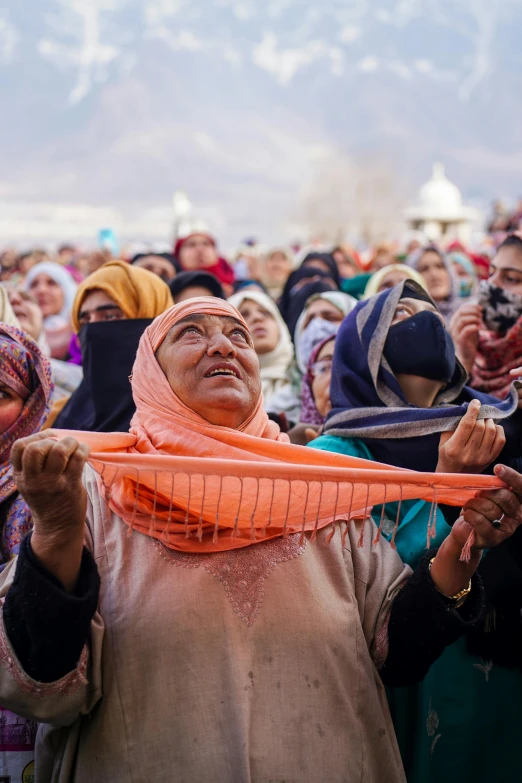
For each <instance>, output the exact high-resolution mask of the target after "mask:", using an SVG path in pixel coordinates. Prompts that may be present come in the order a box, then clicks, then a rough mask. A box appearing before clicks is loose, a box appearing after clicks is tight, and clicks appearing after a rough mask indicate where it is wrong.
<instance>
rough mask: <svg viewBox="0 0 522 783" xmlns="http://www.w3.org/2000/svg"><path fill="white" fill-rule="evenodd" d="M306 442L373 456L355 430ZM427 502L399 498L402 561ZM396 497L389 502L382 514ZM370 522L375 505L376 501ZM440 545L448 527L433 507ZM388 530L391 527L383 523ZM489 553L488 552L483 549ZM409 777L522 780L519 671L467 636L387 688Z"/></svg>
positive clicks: (436, 781)
mask: <svg viewBox="0 0 522 783" xmlns="http://www.w3.org/2000/svg"><path fill="white" fill-rule="evenodd" d="M310 446H311V447H312V448H316V449H322V450H324V451H333V452H337V453H339V454H347V455H349V456H353V457H362V458H363V459H369V460H372V461H373V460H374V457H373V455H372V453H371V452H370V450H369V449H368V447H367V446H366V445H365V444H364V443H363V442H362V441H360V440H358V439H356V438H340V437H337V436H335V435H321V436H320V437H319V438H317V439H316V440H314V441H312V442H311V443H310ZM430 508H431V505H430V503H426V502H424V501H414V500H410V501H403V504H402V509H401V516H400V520H399V527H398V530H397V533H396V537H395V543H396V546H397V550H398V552H399V554H400V556H401V557H402V559H403V561H404V562H406V563H408V565H410V566H411V567H412V568H415V567H416V565H417V563H418V562H419V560H420V558H421V556H422V554H423V553H424V552H425V550H426V530H427V524H428V518H429V513H430ZM396 513H397V504H392V503H389V504H387V505H386V509H385V519H389V518H391V519H393V521H395V515H396ZM373 517H374V520H375V522H376V524H379V522H380V519H381V509H378V508H375V509H374V512H373ZM436 530H437V535H436V538H435V539H434V540H433V542H432V546H434V547H436V546H440V544H441V543H442V541H443V540H444V538H445V537H446V536H447V535H448V533H449V531H450V528H449V526H448V525H447V524H446V522H445V520H444V517H443V515H442V512H440V511H439V510H438V511H437V527H436ZM383 533H384V535H386V537H387V538H388V539H389V538H391V531H390V529H388V530H387V529H386V527H384V529H383ZM485 557H487V555H485ZM387 693H388V702H389V705H390V711H391V714H392V718H393V722H394V725H395V731H396V733H397V740H398V743H399V747H400V750H401V754H402V759H403V762H404V767H405V770H406V776H407V778H408V783H468V781H469V783H519V781H521V782H522V753H521V752H520V750H519V743H520V742H521V741H522V672H520V671H519V670H516V671H511V670H509V669H502V668H500V667H497V666H493V665H492V664H491V662H489V661H484V660H482V659H481V658H477V657H475V656H472V655H470V654H469V653H468V652H467V649H466V640H465V639H459V641H457V642H455V644H453V645H451V646H450V647H448V648H447V649H446V650H445V651H444V653H443V654H442V655H441V657H440V658H439V659H438V660H437V661H436V662H435V663H434V664H433V666H432V667H431V669H430V671H429V672H428V674H427V675H426V677H425V678H424V680H423V681H422V682H421V683H419V684H418V685H415V686H411V687H407V688H387Z"/></svg>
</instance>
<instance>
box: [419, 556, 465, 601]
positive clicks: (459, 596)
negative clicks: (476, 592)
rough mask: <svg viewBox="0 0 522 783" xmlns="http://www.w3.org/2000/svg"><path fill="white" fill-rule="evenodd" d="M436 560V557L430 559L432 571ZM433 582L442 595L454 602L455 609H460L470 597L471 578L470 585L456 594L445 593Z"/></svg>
mask: <svg viewBox="0 0 522 783" xmlns="http://www.w3.org/2000/svg"><path fill="white" fill-rule="evenodd" d="M434 560H435V558H434V557H432V558H431V560H430V566H429V570H430V571H431V564H432V563H433V561H434ZM432 581H433V580H432ZM433 584H434V587H435V590H436V591H437V592H438V593H440V595H442V596H444V598H446V600H447V601H451V602H452V604H453V608H454V609H458V608H459V607H461V606H462V604H463V603H464V601H465V600H466V598H467V597H468V595H469V594H470V593H471V579H470V580H469V584H468V586H467V587H465V588H464V590H461V591H460V592H458V593H456V594H455V595H446V593H443V592H442V590H439V588H438V587H437V585H436V584H435V582H433Z"/></svg>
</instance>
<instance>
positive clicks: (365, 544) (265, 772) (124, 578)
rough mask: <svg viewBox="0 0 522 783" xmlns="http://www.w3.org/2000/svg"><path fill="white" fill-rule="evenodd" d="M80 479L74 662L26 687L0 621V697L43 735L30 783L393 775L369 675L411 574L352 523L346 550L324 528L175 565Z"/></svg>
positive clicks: (325, 782) (390, 739)
mask: <svg viewBox="0 0 522 783" xmlns="http://www.w3.org/2000/svg"><path fill="white" fill-rule="evenodd" d="M85 484H86V487H87V491H88V496H89V507H88V533H89V534H88V546H89V548H90V549H91V551H92V554H93V556H94V558H95V561H96V564H97V567H98V570H99V573H100V577H101V593H100V602H99V611H98V613H97V614H96V615H95V617H94V619H93V622H92V630H91V637H90V640H89V644H88V646H87V647H86V648H85V649H84V653H83V654H82V658H81V660H80V663H79V665H78V668H77V669H76V670H75V671H74V672H71V673H70V674H69V675H67V676H66V677H64V678H63V679H62V680H60V681H59V682H57V683H50V684H44V683H38V682H35V681H34V680H32V679H31V678H29V677H28V676H27V675H26V674H25V672H23V670H22V669H21V666H20V664H19V662H18V661H17V659H16V656H15V655H14V653H13V651H12V648H11V646H10V644H9V641H8V639H7V637H6V634H5V629H4V626H3V622H2V623H1V628H0V631H1V639H0V703H1V704H2V705H4V706H5V707H7V708H8V709H11V710H14V711H16V712H19V713H20V714H22V715H24V716H28V717H32V718H34V719H36V720H39V721H41V722H45V724H47V725H42V726H41V727H40V729H39V734H38V741H37V764H36V781H37V783H51V782H52V783H72V782H73V781H74V783H160V781H165V783H167V782H168V783H283V781H284V782H285V783H356V782H357V783H396V782H399V781H401V783H402V782H403V781H404V774H403V771H402V765H401V761H400V757H399V752H398V749H397V744H396V741H395V737H394V733H393V727H392V724H391V720H390V716H389V713H388V707H387V704H386V697H385V694H384V688H383V686H382V684H381V682H380V679H379V675H378V673H377V668H376V667H378V666H379V665H382V663H383V660H384V657H385V656H386V638H387V633H386V624H387V619H388V613H389V609H390V602H391V600H392V598H393V597H394V595H395V593H396V591H397V590H398V589H399V587H400V586H401V584H402V582H403V581H404V580H405V579H406V578H407V576H408V575H409V573H410V571H409V569H408V568H407V567H406V566H403V564H402V562H401V560H400V558H399V556H398V555H397V553H396V552H395V551H394V550H393V549H392V548H391V547H390V545H389V544H388V542H387V541H386V540H385V539H384V538H381V540H380V543H379V544H377V545H372V538H373V536H374V532H375V528H372V526H371V523H370V522H367V523H365V524H366V529H365V531H364V535H363V540H362V546H358V542H359V537H360V529H357V528H356V526H355V524H354V523H351V525H350V528H349V532H348V536H347V537H346V540H345V541H344V546H343V540H342V536H341V531H340V530H338V531H337V532H336V534H335V535H334V536H333V538H332V540H331V542H330V543H328V542H327V538H328V535H329V532H330V530H329V529H327V530H326V531H322V532H320V533H319V534H318V536H317V539H316V540H314V541H313V540H311V538H310V537H309V536H308V537H307V539H306V540H304V541H303V542H301V539H300V536H299V535H293V536H290V537H289V538H287V539H277V540H275V541H270V542H266V543H262V544H256V545H255V546H251V547H248V548H246V549H243V550H236V551H233V552H228V553H216V554H211V555H194V554H180V553H177V552H173V551H171V550H167V549H165V548H164V547H163V546H162V545H160V544H159V543H157V542H154V541H153V540H152V539H151V538H149V537H147V536H144V535H142V534H140V533H137V532H135V531H134V532H131V533H130V532H129V528H128V527H127V526H126V525H125V524H124V523H123V522H122V521H121V520H120V519H119V518H118V517H116V516H115V515H113V514H111V513H110V512H109V510H108V508H107V506H106V503H105V500H104V499H103V498H102V497H101V496H100V494H99V492H98V489H97V485H96V478H95V474H94V473H93V471H92V470H91V469H90V468H87V469H86V473H85ZM15 567H16V562H15V561H13V562H12V563H11V564H10V566H9V567H8V568H7V569H6V570H5V571H4V572H3V573H2V574H1V575H0V596H5V594H6V592H7V590H8V588H9V585H10V583H11V581H12V578H13V575H14V570H15Z"/></svg>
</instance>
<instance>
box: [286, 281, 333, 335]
mask: <svg viewBox="0 0 522 783" xmlns="http://www.w3.org/2000/svg"><path fill="white" fill-rule="evenodd" d="M303 280H310V282H306V283H305V284H304V285H302V281H303ZM300 284H301V286H302V287H299V286H300ZM338 290H339V286H338V285H337V283H336V282H335V280H333V278H332V276H331V275H330V274H329V273H328V272H324V271H323V270H321V269H314V268H313V267H307V266H305V267H301V269H296V270H295V272H292V274H291V275H290V277H289V278H288V280H287V281H286V284H285V287H284V289H283V293H282V295H281V299H280V300H279V311H280V313H281V315H282V316H283V320H284V322H285V323H286V325H287V326H288V331H289V332H290V336H291V337H292V340H293V339H294V332H295V327H296V326H297V322H298V320H299V316H300V315H301V313H302V312H303V310H304V308H305V304H306V303H307V301H308V300H309V299H310V297H311V296H313V295H314V294H324V293H326V291H338Z"/></svg>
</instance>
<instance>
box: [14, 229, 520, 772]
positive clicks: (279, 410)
mask: <svg viewBox="0 0 522 783" xmlns="http://www.w3.org/2000/svg"><path fill="white" fill-rule="evenodd" d="M516 228H517V229H518V226H517V227H516ZM513 229H514V226H513V221H511V223H509V224H506V225H502V226H500V223H497V224H495V225H494V226H493V227H492V231H494V232H495V233H494V238H492V241H491V243H490V244H489V245H488V252H479V253H477V252H472V251H471V250H470V249H469V248H466V247H465V246H464V245H462V244H461V243H459V242H452V243H451V244H449V245H446V246H444V247H442V246H438V245H436V244H433V243H430V242H428V241H427V240H425V238H423V237H419V236H416V237H414V238H410V239H409V240H408V241H407V242H406V243H404V246H403V247H402V248H397V247H395V246H394V245H392V244H382V245H379V246H376V247H375V248H373V250H372V252H371V253H367V254H366V255H365V256H361V255H360V254H359V253H358V252H357V251H356V250H355V249H354V248H353V247H351V246H348V245H339V246H331V245H330V246H327V245H321V246H318V245H317V246H316V245H313V246H309V247H306V248H302V249H297V248H287V247H275V248H271V249H270V248H262V249H261V248H259V247H257V246H256V244H255V243H252V242H250V243H245V245H243V246H242V247H241V248H240V249H239V250H238V252H237V253H236V254H235V255H234V257H233V258H231V259H230V260H226V259H225V258H224V257H223V256H222V255H221V254H220V251H219V249H218V243H217V241H216V239H215V238H214V237H213V236H211V235H210V234H208V233H205V232H202V231H201V230H199V229H198V230H197V231H193V232H192V233H191V232H187V233H186V235H183V236H179V237H178V238H177V240H176V242H175V244H174V246H173V248H172V252H156V251H155V250H153V249H146V248H145V249H142V250H141V252H140V253H134V254H132V255H129V257H123V258H112V257H111V255H110V253H108V252H107V251H96V252H93V253H82V252H80V251H79V250H78V249H77V248H75V247H73V246H63V247H61V248H59V249H58V251H56V252H54V253H51V252H45V251H42V250H34V251H31V252H28V253H23V254H17V253H16V252H14V251H12V250H9V251H6V252H4V253H3V254H2V255H1V256H0V266H1V270H0V520H1V529H0V599H1V601H2V612H3V623H1V624H0V704H1V705H2V709H1V711H0V716H1V719H2V725H1V726H0V745H1V746H2V754H0V779H2V780H3V779H4V778H3V777H2V775H3V776H4V777H5V779H6V780H7V779H10V780H12V781H15V780H25V779H29V777H26V778H24V777H23V776H24V775H26V776H28V775H29V774H35V775H36V777H35V778H34V779H35V780H36V781H37V782H38V783H44V782H45V783H48V782H49V783H73V782H74V783H86V782H87V781H104V782H105V781H107V783H108V782H109V781H110V783H120V782H121V783H131V781H132V782H133V783H146V782H148V781H152V780H176V781H177V780H179V781H186V782H187V783H192V781H200V780H204V781H207V780H208V781H216V783H229V782H230V783H231V782H232V781H234V782H236V781H237V783H240V782H241V783H242V782H243V781H245V782H246V781H252V783H268V781H280V780H281V781H305V782H306V783H320V782H321V783H322V782H323V781H332V783H336V782H337V781H339V783H341V781H355V780H357V781H361V782H362V783H384V782H385V781H386V783H388V782H390V783H394V782H395V781H404V780H407V781H408V783H441V782H442V781H444V783H457V781H459V783H461V782H462V781H467V780H470V781H471V780H473V781H474V783H477V782H478V783H481V782H482V781H484V783H486V781H488V782H489V780H491V779H494V780H496V781H499V782H500V783H511V781H515V780H518V778H519V777H520V771H519V770H520V762H519V758H518V752H517V737H518V733H519V731H520V730H522V698H521V697H522V619H521V616H522V615H521V611H522V533H521V531H520V530H519V527H520V525H521V523H522V411H521V408H522V383H519V382H518V381H520V380H522V238H521V237H520V236H519V235H518V234H517V233H516V231H515V233H508V232H509V231H512V230H513ZM492 237H493V235H492ZM183 460H185V462H186V465H187V466H195V467H193V468H192V467H190V470H189V468H188V467H186V468H185V469H184V468H183ZM180 465H181V467H179V466H180ZM206 466H208V467H206ZM184 470H185V472H184ZM187 471H188V472H187ZM383 471H384V472H383ZM390 471H395V473H394V474H393V475H396V477H397V478H396V480H395V481H394V480H392V479H390V478H388V479H387V483H386V481H384V479H383V486H384V494H382V493H381V494H378V493H377V494H376V490H375V487H374V485H375V484H379V473H380V472H381V473H382V475H383V476H385V475H386V476H389V472H390ZM413 472H417V473H420V474H422V475H423V476H424V477H425V479H424V483H423V484H418V485H416V488H415V486H414V488H413V489H412V485H411V482H414V479H412V478H411V476H412V475H413ZM343 476H348V477H349V478H346V479H345V478H343ZM372 477H373V478H372ZM262 482H265V484H263V483H262ZM348 486H349V487H350V488H351V494H349V493H348V490H347V487H348ZM421 487H422V488H421ZM481 487H482V488H483V489H482V490H481V491H479V489H480V488H481ZM381 489H382V487H381ZM379 491H380V490H379ZM365 492H366V497H364V493H365ZM356 493H357V495H356ZM361 498H362V500H361ZM519 591H520V592H519ZM13 727H16V729H17V730H18V732H19V733H20V732H22V733H23V736H24V738H25V739H24V741H23V742H21V741H20V742H17V743H14V742H11V741H9V739H8V738H9V736H11V735H10V734H9V732H12V731H14V728H13ZM20 727H21V728H20ZM37 727H38V728H37ZM36 732H37V735H36ZM35 736H37V740H36V751H35V750H34V748H35ZM35 753H36V756H35ZM8 776H11V777H10V778H9V777H8Z"/></svg>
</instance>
